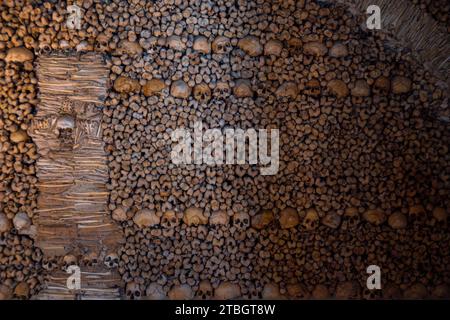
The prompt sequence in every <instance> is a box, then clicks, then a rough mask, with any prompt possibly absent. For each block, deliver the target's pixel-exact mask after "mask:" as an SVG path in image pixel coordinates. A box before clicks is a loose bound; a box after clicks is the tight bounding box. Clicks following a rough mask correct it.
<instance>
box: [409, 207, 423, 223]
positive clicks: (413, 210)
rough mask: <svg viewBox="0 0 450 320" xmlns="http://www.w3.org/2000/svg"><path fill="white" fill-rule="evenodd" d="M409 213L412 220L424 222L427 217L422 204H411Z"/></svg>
mask: <svg viewBox="0 0 450 320" xmlns="http://www.w3.org/2000/svg"><path fill="white" fill-rule="evenodd" d="M408 215H409V219H410V220H411V221H413V222H422V221H424V220H425V218H426V212H425V208H424V207H423V206H422V205H414V206H410V207H409V212H408Z"/></svg>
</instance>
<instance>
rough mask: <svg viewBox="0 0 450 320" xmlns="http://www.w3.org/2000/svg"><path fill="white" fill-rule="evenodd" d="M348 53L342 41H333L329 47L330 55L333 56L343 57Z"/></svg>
mask: <svg viewBox="0 0 450 320" xmlns="http://www.w3.org/2000/svg"><path fill="white" fill-rule="evenodd" d="M347 55H348V49H347V46H346V45H345V44H343V43H340V42H338V43H335V44H334V45H333V46H332V47H331V49H330V56H331V57H333V58H343V57H345V56H347Z"/></svg>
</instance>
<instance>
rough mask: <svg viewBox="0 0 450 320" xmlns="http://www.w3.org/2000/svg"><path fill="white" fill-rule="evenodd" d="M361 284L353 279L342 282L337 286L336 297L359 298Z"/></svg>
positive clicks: (343, 298) (344, 298) (342, 298)
mask: <svg viewBox="0 0 450 320" xmlns="http://www.w3.org/2000/svg"><path fill="white" fill-rule="evenodd" d="M359 289H360V288H359V285H358V284H357V283H356V282H353V281H346V282H341V283H339V284H338V285H337V287H336V299H340V300H348V299H358V297H359Z"/></svg>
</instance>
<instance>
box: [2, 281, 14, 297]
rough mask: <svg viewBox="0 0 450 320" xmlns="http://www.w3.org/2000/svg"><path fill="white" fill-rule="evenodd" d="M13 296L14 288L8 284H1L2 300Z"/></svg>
mask: <svg viewBox="0 0 450 320" xmlns="http://www.w3.org/2000/svg"><path fill="white" fill-rule="evenodd" d="M12 297H13V290H12V289H11V287H10V286H7V285H6V284H0V301H2V300H10V299H12Z"/></svg>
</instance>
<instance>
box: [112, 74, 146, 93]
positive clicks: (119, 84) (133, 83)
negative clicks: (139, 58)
mask: <svg viewBox="0 0 450 320" xmlns="http://www.w3.org/2000/svg"><path fill="white" fill-rule="evenodd" d="M113 87H114V90H116V91H117V92H119V93H130V92H138V91H139V90H140V89H141V85H140V84H139V81H137V80H135V79H131V78H129V77H124V76H120V77H117V79H116V80H114V85H113Z"/></svg>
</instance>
